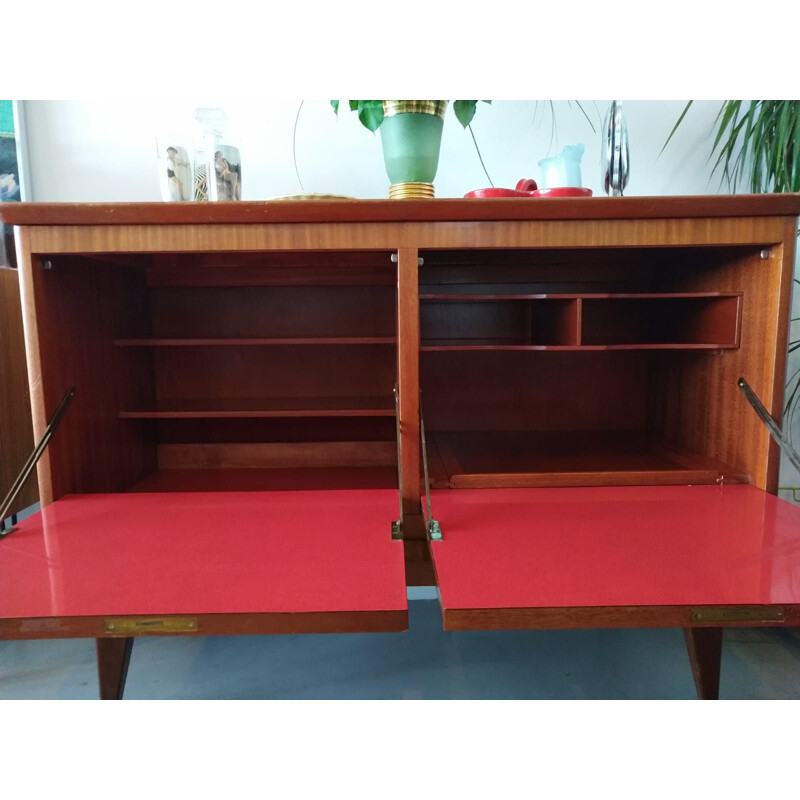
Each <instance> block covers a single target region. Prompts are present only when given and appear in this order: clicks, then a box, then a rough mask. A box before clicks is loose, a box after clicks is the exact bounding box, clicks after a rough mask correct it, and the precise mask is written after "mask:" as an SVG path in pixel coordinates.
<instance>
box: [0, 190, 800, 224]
mask: <svg viewBox="0 0 800 800" xmlns="http://www.w3.org/2000/svg"><path fill="white" fill-rule="evenodd" d="M759 215H767V216H775V215H789V216H798V215H800V195H798V194H790V193H786V194H759V195H728V196H724V195H717V196H709V197H698V196H684V197H681V196H677V197H613V198H606V197H591V198H559V199H555V200H553V199H550V200H548V199H543V198H535V199H521V200H520V199H518V198H513V199H512V198H508V199H504V198H493V199H474V198H470V199H463V198H458V199H451V198H437V199H434V200H431V199H424V200H403V201H402V202H401V203H398V202H397V201H396V200H344V201H342V200H332V201H320V200H315V201H313V202H302V201H280V200H271V201H259V202H238V203H169V204H165V203H69V204H67V203H20V204H16V203H15V204H13V205H11V204H9V205H6V206H4V207H3V208H0V221H2V222H6V223H8V224H11V225H41V224H47V225H129V224H134V225H147V224H168V225H176V224H184V223H194V224H205V225H214V224H218V225H223V224H231V223H265V222H266V223H270V222H272V223H276V222H299V223H306V224H307V223H318V222H331V221H338V222H364V221H373V222H386V221H390V220H395V221H413V220H421V221H426V220H437V221H443V220H480V219H491V220H513V219H529V218H539V219H581V220H592V219H609V220H611V219H647V218H681V217H689V218H691V217H740V216H748V217H752V216H759Z"/></svg>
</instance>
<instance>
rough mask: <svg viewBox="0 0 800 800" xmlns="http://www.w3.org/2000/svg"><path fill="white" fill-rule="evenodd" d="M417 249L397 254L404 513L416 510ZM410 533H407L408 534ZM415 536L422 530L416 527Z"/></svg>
mask: <svg viewBox="0 0 800 800" xmlns="http://www.w3.org/2000/svg"><path fill="white" fill-rule="evenodd" d="M418 258H419V252H418V251H417V249H416V248H413V247H411V248H401V249H400V250H398V258H397V339H398V346H397V380H398V384H397V386H398V393H399V394H398V412H399V416H398V421H399V430H400V439H401V442H400V445H399V446H400V464H399V468H400V483H401V485H402V504H403V512H404V514H410V515H413V514H419V513H420V446H421V445H420V421H419V420H420V413H421V412H420V368H419V342H420V339H419V337H420V332H419V261H418ZM411 535H412V534H411V533H409V536H411ZM416 535H417V536H424V532H420V531H419V530H417V533H416Z"/></svg>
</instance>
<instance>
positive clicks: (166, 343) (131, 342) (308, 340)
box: [114, 336, 397, 347]
mask: <svg viewBox="0 0 800 800" xmlns="http://www.w3.org/2000/svg"><path fill="white" fill-rule="evenodd" d="M114 344H115V345H116V346H117V347H280V346H289V345H361V344H365V345H366V344H386V345H389V344H390V345H396V344H397V337H396V336H370V337H366V336H360V337H356V336H353V337H305V338H269V339H264V338H256V339H115V340H114Z"/></svg>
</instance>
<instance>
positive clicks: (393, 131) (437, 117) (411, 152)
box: [380, 100, 447, 184]
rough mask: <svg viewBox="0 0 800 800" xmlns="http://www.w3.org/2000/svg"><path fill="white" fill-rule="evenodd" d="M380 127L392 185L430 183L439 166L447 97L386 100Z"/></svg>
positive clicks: (387, 170)
mask: <svg viewBox="0 0 800 800" xmlns="http://www.w3.org/2000/svg"><path fill="white" fill-rule="evenodd" d="M383 107H384V112H383V113H384V119H383V123H382V124H381V127H380V132H381V143H382V145H383V161H384V164H385V165H386V173H387V174H388V176H389V180H390V181H391V183H392V184H401V183H433V179H434V178H435V177H436V170H437V168H438V166H439V150H440V148H441V144H442V129H443V127H444V111H445V108H446V107H447V101H446V100H385V101H384V104H383Z"/></svg>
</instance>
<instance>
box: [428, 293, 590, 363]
mask: <svg viewBox="0 0 800 800" xmlns="http://www.w3.org/2000/svg"><path fill="white" fill-rule="evenodd" d="M420 301H421V307H420V338H421V343H422V347H421V349H422V350H423V351H427V350H453V349H459V350H465V349H486V348H499V349H500V348H501V349H510V348H526V347H548V346H559V345H562V346H563V345H577V344H578V336H579V321H578V320H579V317H578V303H577V302H576V301H575V300H573V299H563V300H561V299H548V298H545V297H536V296H528V295H516V296H515V295H481V296H476V297H465V296H459V295H446V294H441V295H437V294H429V295H422V296H421V297H420Z"/></svg>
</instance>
